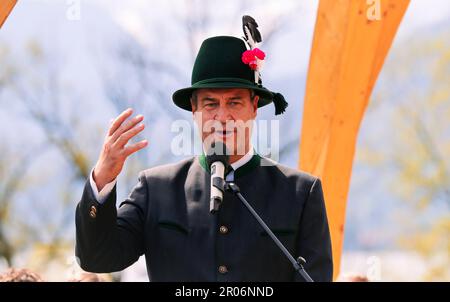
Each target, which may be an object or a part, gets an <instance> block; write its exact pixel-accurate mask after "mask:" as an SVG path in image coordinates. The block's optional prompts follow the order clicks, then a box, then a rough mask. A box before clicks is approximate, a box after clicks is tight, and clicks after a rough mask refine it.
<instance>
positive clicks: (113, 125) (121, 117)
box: [108, 108, 133, 136]
mask: <svg viewBox="0 0 450 302" xmlns="http://www.w3.org/2000/svg"><path fill="white" fill-rule="evenodd" d="M132 113H133V109H131V108H128V109H127V110H125V111H123V112H122V113H121V114H120V115H119V116H118V117H116V118H115V119H114V120H113V121H112V122H111V126H110V128H109V131H108V136H111V135H113V133H114V132H116V130H117V129H119V127H120V125H122V123H123V122H124V121H125V120H126V119H127V118H129V117H130V116H131V114H132Z"/></svg>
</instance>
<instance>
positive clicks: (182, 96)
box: [172, 79, 273, 111]
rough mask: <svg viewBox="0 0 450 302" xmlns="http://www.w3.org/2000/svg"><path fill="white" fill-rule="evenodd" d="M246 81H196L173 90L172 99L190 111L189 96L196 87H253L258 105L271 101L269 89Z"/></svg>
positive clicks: (261, 105) (271, 95)
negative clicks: (186, 86) (189, 85)
mask: <svg viewBox="0 0 450 302" xmlns="http://www.w3.org/2000/svg"><path fill="white" fill-rule="evenodd" d="M246 82H247V81H242V80H240V79H236V81H233V80H228V81H208V82H206V83H196V84H194V85H192V86H191V87H188V88H183V89H179V90H177V91H175V92H174V94H173V95H172V100H173V102H174V103H175V105H177V106H178V107H180V108H181V109H184V110H188V111H192V106H191V96H192V92H193V91H194V90H197V89H204V88H207V89H208V88H209V89H213V88H217V89H220V88H230V89H231V88H243V89H253V90H254V91H255V94H256V95H258V96H259V101H258V107H263V106H265V105H267V104H270V103H272V100H273V94H272V92H270V90H268V89H266V88H264V87H262V86H257V85H256V84H253V83H250V82H248V83H246Z"/></svg>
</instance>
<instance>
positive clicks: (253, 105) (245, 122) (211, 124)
mask: <svg viewBox="0 0 450 302" xmlns="http://www.w3.org/2000/svg"><path fill="white" fill-rule="evenodd" d="M195 94H196V96H197V97H196V98H195V97H194V98H193V99H192V100H191V105H192V112H193V113H194V119H195V121H196V123H197V126H198V127H199V130H200V131H201V129H203V131H201V134H202V141H203V144H204V145H205V146H206V147H208V146H210V144H211V143H212V141H217V140H221V141H223V142H224V143H225V144H226V145H227V147H228V149H229V151H230V152H232V154H231V155H232V156H240V155H245V153H246V152H247V151H248V148H249V143H250V139H251V133H252V126H253V120H254V119H255V118H256V111H257V108H258V99H259V97H258V96H254V97H253V99H252V98H251V97H252V93H251V91H250V90H249V89H235V88H233V89H198V90H197V91H196V92H195Z"/></svg>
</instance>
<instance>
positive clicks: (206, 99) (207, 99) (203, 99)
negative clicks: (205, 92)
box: [202, 96, 218, 101]
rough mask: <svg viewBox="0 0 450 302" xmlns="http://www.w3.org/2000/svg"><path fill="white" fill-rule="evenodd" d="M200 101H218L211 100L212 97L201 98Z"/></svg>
mask: <svg viewBox="0 0 450 302" xmlns="http://www.w3.org/2000/svg"><path fill="white" fill-rule="evenodd" d="M202 101H218V99H216V98H213V97H212V96H205V97H203V98H202Z"/></svg>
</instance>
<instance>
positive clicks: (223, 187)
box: [213, 180, 314, 282]
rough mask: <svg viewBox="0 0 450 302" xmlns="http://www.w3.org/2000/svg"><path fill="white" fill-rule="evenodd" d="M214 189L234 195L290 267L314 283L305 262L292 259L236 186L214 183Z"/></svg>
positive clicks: (300, 258) (226, 183) (299, 258)
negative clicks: (289, 263)
mask: <svg viewBox="0 0 450 302" xmlns="http://www.w3.org/2000/svg"><path fill="white" fill-rule="evenodd" d="M213 185H214V186H215V187H216V188H218V189H220V190H222V191H224V190H226V191H229V192H232V193H234V195H236V196H237V198H239V200H240V201H241V202H242V203H243V204H244V205H245V207H246V208H247V210H249V211H250V213H251V214H252V215H253V217H255V219H256V220H257V221H258V223H259V224H260V225H261V226H262V227H263V229H264V230H265V231H266V232H267V234H269V236H270V238H272V240H273V241H274V242H275V244H276V245H277V246H278V248H279V249H280V250H281V251H282V252H283V253H284V255H285V256H286V257H287V258H288V259H289V261H290V262H291V263H292V266H293V267H294V269H295V271H296V272H297V273H299V274H300V275H301V276H302V277H303V279H305V280H306V281H307V282H314V280H313V279H312V278H311V277H310V276H309V275H308V273H307V272H306V270H305V268H304V267H303V265H304V264H305V263H306V260H305V259H304V258H303V257H298V258H297V260H295V259H294V257H292V255H291V254H290V253H289V251H288V250H287V249H286V247H285V246H284V245H283V244H282V243H281V241H280V240H279V239H278V238H277V237H276V236H275V234H274V233H273V232H272V231H271V230H270V228H269V227H268V226H267V224H266V223H265V222H264V221H263V220H262V219H261V217H259V215H258V213H256V211H255V210H254V209H253V207H252V206H251V205H250V204H249V203H248V202H247V200H246V199H245V198H244V196H242V194H241V192H240V189H239V187H238V185H236V184H235V183H233V182H225V181H223V180H222V182H221V181H216V182H215V183H214V184H213Z"/></svg>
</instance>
